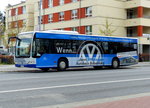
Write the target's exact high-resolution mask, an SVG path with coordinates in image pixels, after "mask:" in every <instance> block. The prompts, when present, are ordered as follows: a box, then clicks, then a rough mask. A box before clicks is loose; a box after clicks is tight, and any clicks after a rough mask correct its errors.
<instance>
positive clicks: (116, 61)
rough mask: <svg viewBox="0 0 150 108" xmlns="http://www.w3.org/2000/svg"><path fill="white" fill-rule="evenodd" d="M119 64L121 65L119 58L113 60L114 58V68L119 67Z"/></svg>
mask: <svg viewBox="0 0 150 108" xmlns="http://www.w3.org/2000/svg"><path fill="white" fill-rule="evenodd" d="M119 66H120V63H119V60H118V59H116V58H114V59H113V60H112V66H111V67H112V68H113V69H117V68H119Z"/></svg>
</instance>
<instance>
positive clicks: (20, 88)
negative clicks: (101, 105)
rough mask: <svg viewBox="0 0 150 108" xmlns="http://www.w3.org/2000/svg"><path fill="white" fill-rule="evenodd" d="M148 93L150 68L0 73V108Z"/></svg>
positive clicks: (29, 106) (30, 106)
mask: <svg viewBox="0 0 150 108" xmlns="http://www.w3.org/2000/svg"><path fill="white" fill-rule="evenodd" d="M149 92H150V67H148V66H143V67H136V66H134V67H124V68H121V69H101V70H93V69H76V70H68V71H64V72H56V71H49V72H41V71H37V72H36V71H34V72H33V71H32V72H30V71H26V72H0V108H33V107H34V108H36V107H42V106H51V105H57V104H67V103H73V102H81V101H88V100H95V99H103V98H111V97H117V96H126V95H132V94H139V93H149Z"/></svg>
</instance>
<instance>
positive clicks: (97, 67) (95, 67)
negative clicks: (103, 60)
mask: <svg viewBox="0 0 150 108" xmlns="http://www.w3.org/2000/svg"><path fill="white" fill-rule="evenodd" d="M102 68H103V66H94V69H102Z"/></svg>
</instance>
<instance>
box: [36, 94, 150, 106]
mask: <svg viewBox="0 0 150 108" xmlns="http://www.w3.org/2000/svg"><path fill="white" fill-rule="evenodd" d="M149 107H150V93H141V94H134V95H128V96H120V97H111V98H104V99H97V100H88V101H81V102H74V103H68V104H58V105H50V106H41V107H35V108H149Z"/></svg>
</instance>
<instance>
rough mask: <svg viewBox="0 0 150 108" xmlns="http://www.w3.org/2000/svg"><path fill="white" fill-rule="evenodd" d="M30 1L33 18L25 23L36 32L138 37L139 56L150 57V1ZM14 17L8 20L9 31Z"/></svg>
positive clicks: (28, 8) (27, 18)
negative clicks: (76, 32) (72, 32)
mask: <svg viewBox="0 0 150 108" xmlns="http://www.w3.org/2000/svg"><path fill="white" fill-rule="evenodd" d="M29 1H30V2H31V1H32V3H33V4H34V5H33V7H34V9H30V8H31V7H30V6H28V7H27V5H26V9H27V10H28V11H31V10H33V13H34V16H33V15H29V16H30V17H26V20H28V22H30V23H29V24H30V27H31V26H32V27H31V28H33V30H72V31H78V32H79V33H81V34H88V35H105V32H108V33H107V35H112V36H119V37H136V38H139V53H141V54H145V56H146V55H147V56H148V54H150V1H149V0H26V2H25V3H24V5H25V4H27V2H29ZM21 5H22V6H23V4H21ZM33 7H32V8H33ZM14 8H15V7H14ZM10 9H11V8H7V11H8V10H10ZM18 10H19V9H18ZM8 13H9V12H8ZM12 17H14V16H12ZM12 17H8V20H7V21H6V22H7V26H6V27H7V29H9V27H8V25H9V22H10V21H11V19H12ZM31 17H33V18H31ZM30 19H32V20H30Z"/></svg>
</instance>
